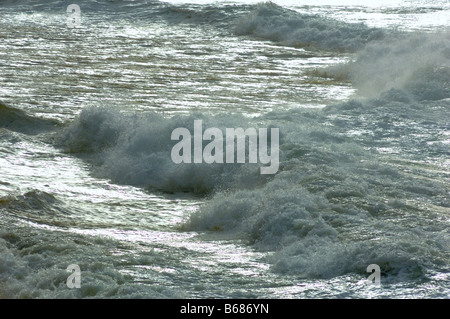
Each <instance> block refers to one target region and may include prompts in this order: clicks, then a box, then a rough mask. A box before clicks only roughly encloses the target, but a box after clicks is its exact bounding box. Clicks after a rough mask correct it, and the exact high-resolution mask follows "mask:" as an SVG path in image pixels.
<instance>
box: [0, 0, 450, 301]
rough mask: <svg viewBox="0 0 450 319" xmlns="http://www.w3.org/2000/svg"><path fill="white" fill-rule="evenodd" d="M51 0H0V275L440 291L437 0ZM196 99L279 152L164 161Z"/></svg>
mask: <svg viewBox="0 0 450 319" xmlns="http://www.w3.org/2000/svg"><path fill="white" fill-rule="evenodd" d="M70 3H71V2H70V1H66V2H61V1H58V2H56V1H55V2H52V1H35V2H32V3H30V2H27V1H0V16H1V19H0V81H1V82H0V100H1V101H2V104H0V154H1V157H0V216H1V218H0V297H9V298H11V297H12V298H80V297H82V298H87V297H95V298H102V297H106V298H167V297H168V298H186V297H187V298H190V297H195V298H212V297H222V298H226V297H233V298H446V297H448V296H449V295H450V288H449V260H450V256H449V250H450V247H449V243H450V237H449V221H450V219H449V213H450V203H449V194H450V186H449V184H450V183H449V182H450V181H449V167H450V162H449V158H450V156H449V155H450V126H449V124H450V117H449V114H450V53H449V52H450V46H449V45H450V36H449V31H448V26H449V23H450V5H449V3H448V2H447V1H423V2H422V1H421V2H418V1H394V2H392V1H389V2H387V1H386V2H377V3H376V5H375V4H374V3H371V2H367V3H364V2H361V1H346V2H342V1H339V4H335V3H336V2H333V1H309V2H308V4H302V3H299V2H298V1H274V2H273V3H259V2H257V1H233V2H225V1H223V2H216V1H169V2H156V1H133V2H132V1H116V2H109V1H104V2H102V1H100V2H90V1H84V2H79V6H80V9H81V24H80V27H79V28H73V29H72V28H69V27H68V25H67V20H68V18H69V13H66V8H67V6H68V5H69V4H70ZM195 119H202V120H203V122H204V126H205V127H219V128H226V127H233V128H234V127H243V128H247V127H269V126H271V127H278V128H279V129H280V135H281V139H280V169H279V171H278V172H277V174H275V175H273V176H261V175H260V174H259V164H258V165H256V164H246V165H241V164H236V165H232V164H223V165H219V164H214V165H209V164H183V165H176V164H174V163H173V162H172V161H171V157H170V149H171V147H172V146H173V145H174V144H175V142H174V141H171V140H170V134H171V132H172V130H173V129H175V128H176V127H186V128H189V129H191V128H192V125H193V121H194V120H195ZM71 264H77V265H79V266H80V269H81V288H80V289H69V288H68V286H67V285H66V279H67V277H68V275H69V273H68V272H66V268H67V267H68V266H69V265H71ZM370 264H377V265H379V266H380V268H381V286H380V287H377V286H374V285H368V284H366V279H367V277H368V276H369V273H368V272H367V271H366V268H367V266H369V265H370Z"/></svg>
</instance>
